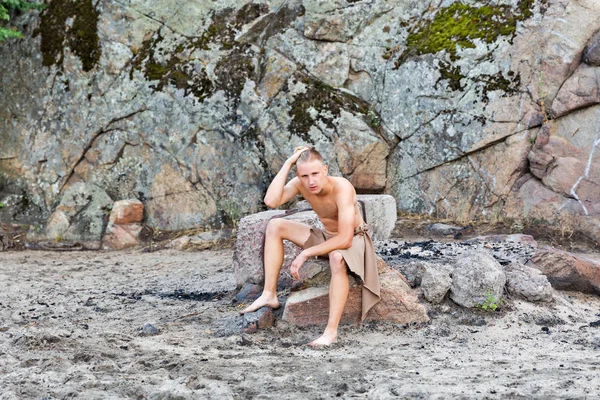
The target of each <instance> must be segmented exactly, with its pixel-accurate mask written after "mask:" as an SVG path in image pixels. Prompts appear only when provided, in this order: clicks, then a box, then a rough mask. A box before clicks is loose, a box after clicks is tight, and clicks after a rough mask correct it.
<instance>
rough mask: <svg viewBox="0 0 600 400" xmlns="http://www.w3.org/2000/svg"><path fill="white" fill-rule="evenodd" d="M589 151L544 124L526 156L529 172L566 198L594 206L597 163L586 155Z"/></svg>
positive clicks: (599, 194) (599, 179)
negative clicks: (553, 133) (553, 131)
mask: <svg viewBox="0 0 600 400" xmlns="http://www.w3.org/2000/svg"><path fill="white" fill-rule="evenodd" d="M591 151H593V149H592V148H589V149H579V148H577V147H575V146H574V145H572V144H571V143H569V142H568V141H567V139H565V138H564V137H561V136H557V135H551V134H550V128H549V125H548V124H547V125H545V126H544V127H542V129H541V130H540V133H539V134H538V137H537V138H536V142H535V145H534V146H533V148H532V150H531V152H530V153H529V155H528V156H527V158H528V159H529V163H530V170H531V173H532V174H533V175H534V176H535V177H537V178H539V179H541V180H542V182H543V184H544V186H546V187H547V188H549V189H550V190H552V191H553V192H555V193H557V194H560V195H563V196H565V197H567V198H577V199H579V200H581V201H582V202H588V203H589V204H590V207H591V208H592V209H594V204H598V203H600V191H599V190H598V185H599V184H600V164H599V162H598V161H597V160H590V159H589V157H590V156H589V154H588V153H589V152H591ZM574 193H575V194H574ZM586 207H587V205H586Z"/></svg>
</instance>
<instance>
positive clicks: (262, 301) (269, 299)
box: [240, 292, 279, 314]
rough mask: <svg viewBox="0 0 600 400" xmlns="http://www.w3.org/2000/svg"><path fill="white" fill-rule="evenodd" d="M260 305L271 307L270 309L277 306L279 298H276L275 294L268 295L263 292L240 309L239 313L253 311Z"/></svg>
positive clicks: (260, 306)
mask: <svg viewBox="0 0 600 400" xmlns="http://www.w3.org/2000/svg"><path fill="white" fill-rule="evenodd" d="M262 307H271V308H272V309H276V308H279V300H277V296H276V295H275V296H274V295H270V294H268V293H267V294H265V293H264V292H263V294H261V295H260V297H259V298H258V299H256V300H254V303H252V304H250V305H249V306H248V307H246V308H244V309H243V310H242V311H240V314H246V313H250V312H254V311H256V310H258V309H259V308H262Z"/></svg>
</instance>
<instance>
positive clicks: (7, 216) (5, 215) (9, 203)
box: [0, 193, 44, 224]
mask: <svg viewBox="0 0 600 400" xmlns="http://www.w3.org/2000/svg"><path fill="white" fill-rule="evenodd" d="M0 204H2V206H1V207H0V222H2V223H6V224H41V223H42V222H43V221H44V218H43V215H42V210H41V209H40V208H39V207H38V206H36V205H35V204H34V203H32V202H31V201H29V199H28V198H27V196H26V195H22V194H8V195H6V196H2V194H1V193H0Z"/></svg>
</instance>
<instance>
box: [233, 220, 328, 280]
mask: <svg viewBox="0 0 600 400" xmlns="http://www.w3.org/2000/svg"><path fill="white" fill-rule="evenodd" d="M282 215H285V211H281V210H271V211H264V212H261V213H257V214H252V215H249V216H246V217H244V218H242V219H241V220H240V222H239V224H238V230H237V236H236V239H235V251H234V254H233V269H234V273H235V280H236V284H237V286H238V287H241V286H242V285H243V284H245V283H246V282H250V283H254V284H260V285H261V284H263V282H264V278H265V271H264V266H263V252H264V242H265V230H266V229H267V224H268V223H269V221H270V220H271V219H272V218H273V217H278V216H282ZM285 218H287V219H290V220H293V221H297V222H302V223H305V224H307V225H311V226H322V225H321V224H320V221H319V219H318V217H317V216H316V214H315V213H314V212H312V211H304V212H299V213H296V214H292V215H289V216H286V217H285ZM301 251H302V249H300V248H299V247H298V246H296V245H294V244H293V243H291V242H287V241H286V242H284V254H285V255H284V261H283V266H282V267H281V271H280V273H279V287H280V288H286V287H287V288H289V287H291V286H292V284H293V282H294V281H293V279H292V277H291V276H290V274H289V269H290V265H291V264H292V261H294V258H295V257H296V256H297V255H298V254H300V252H301ZM313 262H315V260H314V259H313V260H309V261H307V263H306V264H305V265H304V266H303V269H311V265H312V263H313Z"/></svg>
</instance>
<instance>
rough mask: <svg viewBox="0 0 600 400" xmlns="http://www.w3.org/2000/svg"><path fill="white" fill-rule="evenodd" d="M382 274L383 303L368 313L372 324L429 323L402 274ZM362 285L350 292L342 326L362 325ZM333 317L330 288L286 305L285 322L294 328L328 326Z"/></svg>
mask: <svg viewBox="0 0 600 400" xmlns="http://www.w3.org/2000/svg"><path fill="white" fill-rule="evenodd" d="M382 269H383V270H384V271H386V272H384V273H383V274H380V275H379V280H380V284H381V301H380V302H379V303H377V304H376V305H375V306H374V307H373V308H372V309H371V310H370V311H369V313H368V314H367V316H366V320H368V321H391V322H397V323H402V324H406V323H415V322H416V323H421V322H427V321H429V317H427V312H426V310H425V307H423V306H422V305H421V304H419V301H418V298H417V295H416V294H415V292H414V291H413V290H412V289H411V288H410V287H409V286H408V285H407V284H406V282H405V280H404V278H403V277H402V274H400V273H399V272H397V271H394V270H392V269H390V268H389V267H387V268H382ZM361 291H362V288H361V287H360V286H357V287H354V288H351V289H350V293H349V295H348V301H347V302H346V307H345V308H344V313H343V314H342V323H359V322H360V315H361V305H362V303H361ZM328 316H329V289H328V287H327V286H321V287H311V288H308V289H304V290H301V291H298V292H293V293H292V294H291V295H290V297H289V298H288V299H287V301H286V303H285V310H284V312H283V319H284V320H285V321H287V322H289V323H290V324H292V325H296V326H309V325H325V324H327V318H328Z"/></svg>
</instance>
